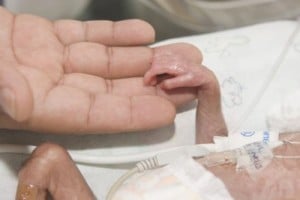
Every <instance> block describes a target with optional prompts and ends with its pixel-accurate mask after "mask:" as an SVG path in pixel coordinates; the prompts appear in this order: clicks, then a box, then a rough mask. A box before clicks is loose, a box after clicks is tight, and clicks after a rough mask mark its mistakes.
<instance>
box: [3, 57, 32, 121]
mask: <svg viewBox="0 0 300 200" xmlns="http://www.w3.org/2000/svg"><path fill="white" fill-rule="evenodd" d="M4 65H5V66H4ZM32 109H33V99H32V93H31V90H30V88H29V85H28V83H27V81H26V79H25V78H24V77H23V76H22V74H21V73H20V72H19V71H18V70H17V68H16V67H15V66H13V64H10V63H5V64H2V65H1V66H0V110H2V111H3V112H5V113H6V114H7V115H8V116H9V117H10V118H12V119H14V120H16V121H25V120H26V119H28V118H29V116H30V115H31V112H32Z"/></svg>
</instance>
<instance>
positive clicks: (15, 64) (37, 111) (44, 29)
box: [0, 7, 201, 133]
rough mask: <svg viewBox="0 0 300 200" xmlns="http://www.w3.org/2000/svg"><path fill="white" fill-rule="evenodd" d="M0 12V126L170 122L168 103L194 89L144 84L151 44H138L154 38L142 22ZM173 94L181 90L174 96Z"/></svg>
mask: <svg viewBox="0 0 300 200" xmlns="http://www.w3.org/2000/svg"><path fill="white" fill-rule="evenodd" d="M0 18H1V21H0V27H1V29H0V103H1V107H2V112H0V127H1V128H8V129H26V130H33V131H39V132H52V133H102V132H119V131H136V130H143V129H150V128H156V127H160V126H164V125H166V124H169V123H171V122H172V121H173V119H174V116H175V106H174V105H176V104H178V103H180V102H181V103H182V102H185V101H187V100H190V99H192V98H194V97H195V95H194V91H193V92H189V91H186V92H182V93H180V92H176V91H175V94H174V92H173V93H172V92H171V93H170V92H165V91H163V90H162V89H160V88H159V87H153V86H146V85H145V84H144V81H143V75H144V73H145V72H146V71H147V70H148V69H149V67H150V66H151V63H152V62H153V59H155V52H156V50H155V49H153V48H149V47H147V46H142V45H146V44H149V43H150V42H153V40H154V31H153V29H152V27H151V26H150V25H149V24H147V23H145V22H142V21H140V20H126V21H120V22H110V21H89V22H80V21H73V20H59V21H55V22H51V21H48V20H46V19H44V18H40V17H37V16H32V15H13V14H12V13H10V12H9V11H7V10H5V9H4V8H1V7H0ZM186 47H187V46H185V47H184V45H183V48H186ZM180 48H182V47H180V45H179V46H177V47H175V49H180ZM186 49H187V50H190V52H189V51H187V52H185V53H184V54H187V55H188V56H189V57H191V59H192V60H193V59H195V60H196V62H199V63H200V62H201V61H200V60H201V59H199V56H198V55H197V53H198V52H195V49H191V48H186ZM191 51H192V53H191ZM158 52H160V51H158ZM195 55H197V56H196V58H195ZM174 95H175V96H176V95H177V97H178V95H179V96H182V97H180V98H176V99H179V100H174V99H175V98H173V97H172V96H174ZM161 96H164V97H167V99H166V98H163V97H161ZM178 101H179V102H178Z"/></svg>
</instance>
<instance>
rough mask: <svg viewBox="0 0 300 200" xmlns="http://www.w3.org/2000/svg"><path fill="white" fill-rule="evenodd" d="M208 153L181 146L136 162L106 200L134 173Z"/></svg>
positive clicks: (205, 150) (198, 146)
mask: <svg viewBox="0 0 300 200" xmlns="http://www.w3.org/2000/svg"><path fill="white" fill-rule="evenodd" d="M208 153H209V151H208V149H206V148H205V147H203V146H200V145H193V146H182V147H178V148H174V149H171V150H170V151H165V152H160V153H158V154H156V155H155V156H153V157H150V158H148V159H145V160H142V161H140V162H138V163H137V164H136V165H135V167H134V168H133V169H131V170H129V171H128V172H127V173H125V174H124V175H123V176H121V177H120V178H119V179H118V180H117V181H116V182H115V183H114V184H113V185H112V187H111V188H110V190H109V192H108V193H107V196H106V200H112V199H113V196H114V195H115V193H116V191H117V190H118V189H119V188H120V187H121V185H123V183H124V182H125V181H126V180H128V179H129V178H130V177H132V176H133V175H135V174H136V173H141V172H143V171H146V170H151V169H156V168H159V167H163V166H166V165H168V164H170V163H172V162H174V161H176V160H177V159H178V157H181V156H187V157H203V156H205V155H207V154H208Z"/></svg>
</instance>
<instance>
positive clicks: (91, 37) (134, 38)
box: [54, 19, 155, 46]
mask: <svg viewBox="0 0 300 200" xmlns="http://www.w3.org/2000/svg"><path fill="white" fill-rule="evenodd" d="M54 28H55V32H56V34H57V37H58V38H59V40H60V41H61V42H62V43H63V44H65V45H69V44H72V43H77V42H97V43H101V44H104V45H110V46H128V45H142V44H149V43H151V42H153V41H154V39H155V32H154V29H153V27H152V26H151V25H150V24H149V23H147V22H145V21H142V20H138V19H131V20H123V21H117V22H112V21H101V20H99V21H87V22H81V21H75V20H58V21H55V22H54Z"/></svg>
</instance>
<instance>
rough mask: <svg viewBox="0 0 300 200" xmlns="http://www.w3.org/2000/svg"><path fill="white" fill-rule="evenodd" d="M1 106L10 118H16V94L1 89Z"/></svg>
mask: <svg viewBox="0 0 300 200" xmlns="http://www.w3.org/2000/svg"><path fill="white" fill-rule="evenodd" d="M0 106H1V109H2V110H3V111H4V112H5V113H6V114H8V115H9V116H10V117H12V118H14V116H15V94H14V92H13V91H11V90H10V89H7V88H3V89H0Z"/></svg>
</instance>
